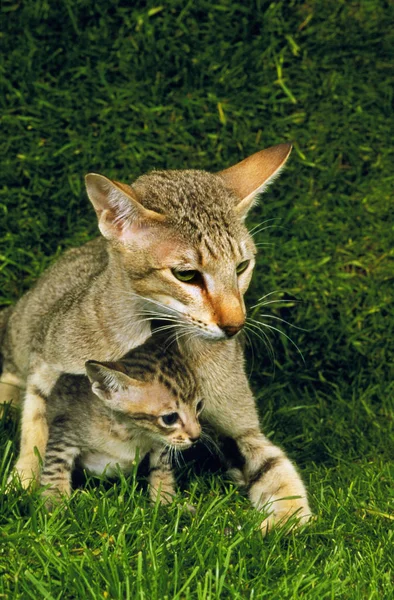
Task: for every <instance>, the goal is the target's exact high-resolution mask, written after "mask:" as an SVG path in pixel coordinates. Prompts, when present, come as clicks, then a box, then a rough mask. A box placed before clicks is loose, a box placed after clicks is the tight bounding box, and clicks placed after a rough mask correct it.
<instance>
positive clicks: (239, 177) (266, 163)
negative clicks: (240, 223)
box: [218, 144, 292, 219]
mask: <svg viewBox="0 0 394 600" xmlns="http://www.w3.org/2000/svg"><path fill="white" fill-rule="evenodd" d="M291 149H292V145H291V144H279V145H278V146H272V148H267V149H266V150H261V151H260V152H256V154H252V156H249V157H248V158H245V160H242V161H241V162H240V163H238V164H236V165H234V166H233V167H230V168H229V169H226V170H225V171H221V172H220V173H218V175H220V177H222V178H223V179H224V182H225V184H226V186H227V187H229V188H230V189H231V190H233V191H234V192H235V194H236V195H237V196H238V198H239V199H240V202H239V203H238V204H237V205H236V208H235V210H236V212H237V213H238V215H239V216H240V217H241V218H242V219H244V218H245V217H246V215H247V213H248V211H249V210H250V208H251V207H252V206H253V204H254V203H255V202H256V200H257V198H258V195H259V194H261V193H262V192H263V191H264V190H265V188H266V187H267V186H268V185H269V184H270V183H271V182H272V181H273V180H274V179H275V177H277V176H278V175H279V173H280V172H281V170H282V168H283V167H284V165H285V163H286V161H287V159H288V158H289V155H290V152H291Z"/></svg>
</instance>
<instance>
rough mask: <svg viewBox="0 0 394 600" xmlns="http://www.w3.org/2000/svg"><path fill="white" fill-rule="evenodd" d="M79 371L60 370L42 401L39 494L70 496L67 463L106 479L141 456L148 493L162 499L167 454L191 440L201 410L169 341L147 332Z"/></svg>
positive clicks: (168, 473)
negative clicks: (113, 356)
mask: <svg viewBox="0 0 394 600" xmlns="http://www.w3.org/2000/svg"><path fill="white" fill-rule="evenodd" d="M86 372H87V375H88V377H86V376H84V375H62V376H61V377H60V378H59V379H58V381H57V383H56V385H55V387H54V389H53V390H52V392H51V394H50V396H49V398H48V401H47V418H48V424H49V437H48V443H47V448H46V452H45V459H44V466H43V470H42V474H41V485H43V486H47V489H46V490H45V491H44V494H45V495H46V496H47V497H48V498H49V499H52V498H54V497H56V496H57V495H63V494H65V495H70V493H71V472H72V469H73V467H74V464H75V462H78V463H79V464H80V465H81V466H82V467H85V468H86V469H88V470H89V471H91V472H92V473H96V474H103V473H106V474H107V475H110V476H111V475H114V474H116V472H117V469H118V468H120V469H121V470H122V471H123V472H125V473H127V472H130V471H131V469H132V467H133V464H134V461H135V459H136V457H137V456H138V458H139V459H140V460H141V459H142V458H144V456H146V455H147V454H149V463H150V473H149V479H150V495H151V498H152V500H153V501H155V500H156V498H157V496H158V495H159V500H160V502H161V503H163V504H167V503H169V502H170V501H171V499H172V497H173V496H174V494H175V490H174V476H173V473H172V467H171V460H170V459H171V453H172V451H177V450H181V449H185V448H189V447H190V446H191V445H192V444H193V443H194V442H196V441H197V440H198V438H199V437H200V433H201V426H200V423H199V420H198V416H199V414H200V413H201V410H202V407H203V403H202V400H201V399H200V398H199V396H198V388H197V385H196V381H195V378H194V376H193V373H192V371H191V369H190V368H189V366H188V365H187V363H186V362H185V360H183V359H182V357H181V356H180V354H179V351H178V350H177V345H176V344H171V345H169V344H168V342H167V341H166V340H163V339H160V337H158V336H157V335H154V336H153V337H151V338H150V339H149V340H148V341H147V342H146V343H145V344H143V345H142V346H139V347H138V348H136V349H134V350H132V351H131V352H129V353H128V354H127V355H126V356H125V357H124V358H122V359H121V360H120V361H119V362H109V363H100V362H96V361H88V362H87V363H86ZM88 378H89V379H88Z"/></svg>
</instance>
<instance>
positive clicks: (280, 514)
mask: <svg viewBox="0 0 394 600" xmlns="http://www.w3.org/2000/svg"><path fill="white" fill-rule="evenodd" d="M233 443H234V444H235V446H236V448H237V449H238V452H239V456H238V459H237V461H238V462H237V464H236V466H235V468H234V467H233V468H230V469H229V474H230V475H231V476H232V477H233V478H234V480H235V481H237V482H238V483H239V484H241V485H243V486H245V487H246V489H247V492H248V495H249V498H250V501H251V502H252V504H253V506H255V508H257V509H258V510H261V509H263V510H264V512H267V513H268V516H267V518H266V519H265V520H264V521H263V522H262V524H261V528H262V531H263V533H266V532H267V531H268V530H270V529H272V527H273V526H274V525H277V524H280V523H285V522H286V521H288V520H289V519H290V518H291V517H293V516H294V524H297V525H302V524H303V523H306V522H307V521H308V520H309V519H310V517H311V511H310V508H309V504H308V499H307V493H306V489H305V486H304V484H303V482H302V480H301V477H300V475H299V474H298V472H297V470H296V468H295V466H294V465H293V463H292V462H291V461H290V460H289V459H288V457H287V456H286V454H285V453H284V452H283V451H282V450H281V449H280V448H278V446H275V445H274V444H272V443H271V442H270V441H269V440H268V439H267V438H266V437H265V436H264V435H263V434H262V433H261V432H260V431H259V430H258V429H256V430H254V431H253V430H249V431H246V432H244V433H242V434H240V435H238V436H237V437H235V438H233Z"/></svg>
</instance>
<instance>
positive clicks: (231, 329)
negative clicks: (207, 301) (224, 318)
mask: <svg viewBox="0 0 394 600" xmlns="http://www.w3.org/2000/svg"><path fill="white" fill-rule="evenodd" d="M244 325H245V323H239V324H238V325H221V327H220V329H221V330H222V331H224V333H225V334H226V335H227V337H229V338H231V337H233V336H234V335H235V334H236V333H238V331H241V329H242V327H243V326H244Z"/></svg>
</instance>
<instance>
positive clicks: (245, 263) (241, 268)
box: [235, 260, 250, 275]
mask: <svg viewBox="0 0 394 600" xmlns="http://www.w3.org/2000/svg"><path fill="white" fill-rule="evenodd" d="M249 263H250V260H244V261H242V262H241V263H239V265H238V266H237V268H236V269H235V270H236V272H237V275H241V273H243V272H244V271H246V269H247V268H248V266H249Z"/></svg>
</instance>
